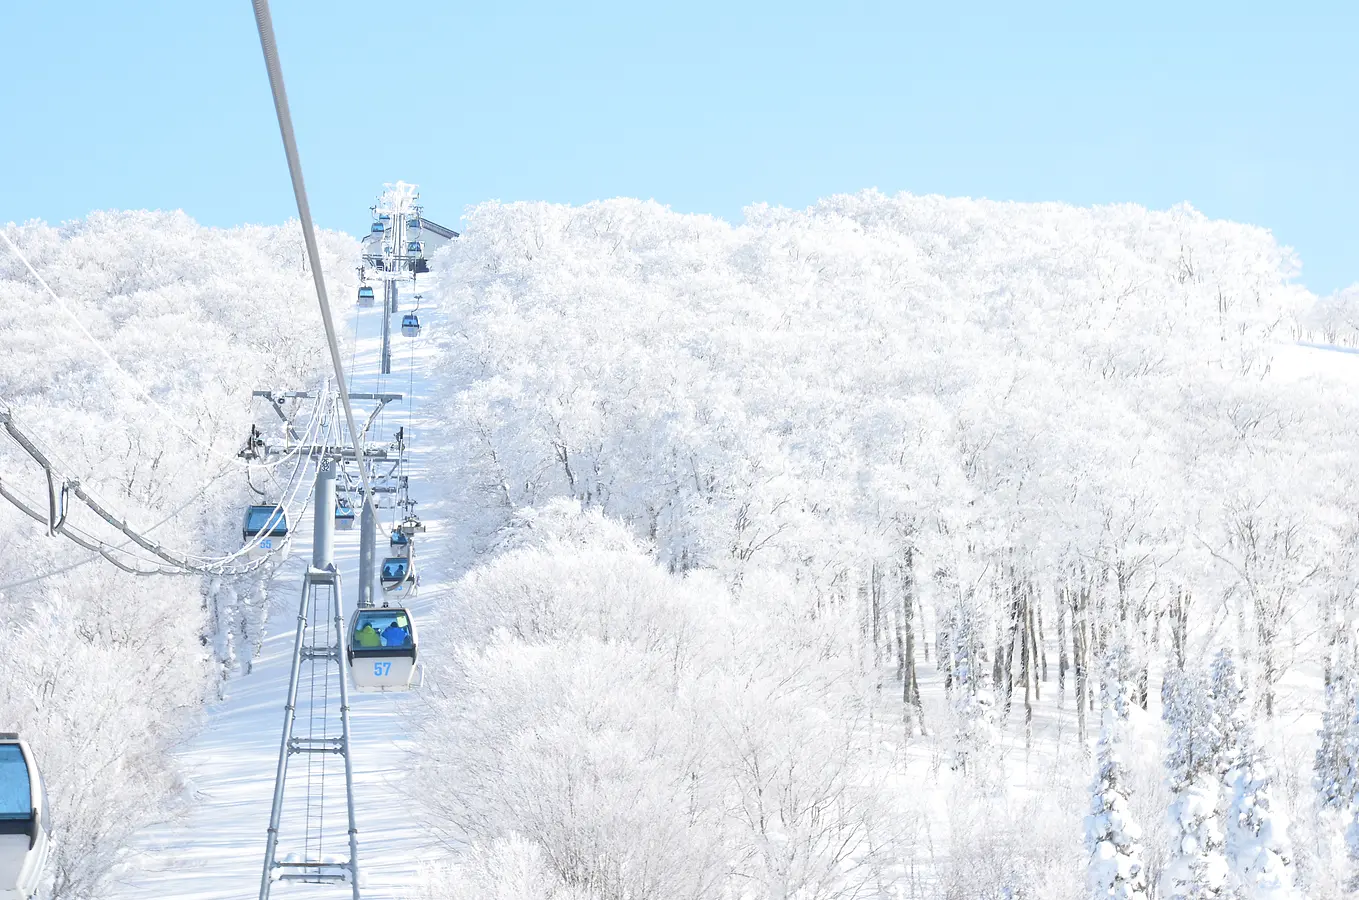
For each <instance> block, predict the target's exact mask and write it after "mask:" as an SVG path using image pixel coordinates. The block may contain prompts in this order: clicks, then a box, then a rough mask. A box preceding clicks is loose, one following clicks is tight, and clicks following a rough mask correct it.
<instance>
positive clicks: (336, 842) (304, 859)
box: [255, 391, 404, 900]
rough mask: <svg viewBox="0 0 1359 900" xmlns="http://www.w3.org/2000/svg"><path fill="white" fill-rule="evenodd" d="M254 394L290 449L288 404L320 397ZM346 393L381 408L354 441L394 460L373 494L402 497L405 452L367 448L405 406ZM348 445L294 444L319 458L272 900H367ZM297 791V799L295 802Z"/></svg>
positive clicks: (367, 512)
mask: <svg viewBox="0 0 1359 900" xmlns="http://www.w3.org/2000/svg"><path fill="white" fill-rule="evenodd" d="M255 396H257V397H262V398H264V399H266V400H268V401H269V402H270V404H271V405H272V406H273V407H274V410H275V412H277V413H278V414H279V415H280V416H281V417H283V418H284V421H285V423H287V424H288V426H289V427H288V428H287V433H288V437H289V444H291V443H292V440H291V439H292V438H293V437H294V436H295V430H294V429H292V428H291V423H290V422H289V420H288V419H287V418H286V416H285V415H284V412H283V408H282V406H283V402H284V401H285V400H291V399H301V398H312V397H315V396H316V394H314V393H312V392H309V391H288V392H281V393H276V392H272V391H255ZM349 396H350V399H351V400H368V401H374V402H375V403H376V408H375V409H374V410H373V411H372V412H371V413H370V414H369V416H368V418H367V420H366V421H365V422H364V423H363V425H362V426H361V429H362V430H361V432H360V434H359V435H358V436H357V437H356V439H355V441H354V442H353V443H354V446H359V445H364V460H365V462H366V463H367V464H368V466H369V467H370V468H374V469H377V468H380V467H381V466H382V465H383V464H385V463H392V465H391V469H392V471H391V472H387V473H380V472H375V473H374V480H375V481H376V486H375V487H374V490H375V491H382V492H391V493H395V492H396V490H397V488H396V487H395V486H394V484H393V477H392V475H393V473H394V472H395V470H396V468H397V467H398V466H399V463H400V456H399V454H398V457H397V459H396V460H395V462H393V461H392V460H391V459H390V457H389V455H388V453H387V451H386V449H385V448H381V447H369V446H366V435H367V432H368V429H369V427H370V426H371V425H372V424H373V422H374V421H375V420H376V418H377V416H378V413H380V412H381V411H382V409H383V407H385V406H386V405H387V404H388V403H392V402H395V401H399V400H401V395H400V394H350V395H349ZM345 446H346V442H345V441H343V440H342V441H338V442H336V443H333V444H332V443H327V444H311V445H302V446H300V447H298V446H295V445H294V446H293V450H295V451H297V452H300V453H301V454H303V455H305V456H307V457H310V458H312V459H315V460H316V461H317V463H316V486H315V493H314V496H313V500H312V510H313V522H312V555H311V563H310V565H308V566H307V571H306V574H305V575H304V576H303V580H302V595H301V598H300V600H299V603H298V610H297V636H296V639H295V641H294V644H293V658H292V670H291V671H292V674H291V676H290V678H289V681H288V694H287V701H286V703H285V705H284V713H283V735H282V738H281V740H280V744H279V751H278V770H277V772H276V774H275V780H274V801H273V807H272V809H271V810H270V813H269V831H268V839H267V841H266V845H265V852H264V872H263V875H262V877H261V880H260V900H269V894H270V891H271V890H272V888H273V885H274V884H275V883H276V882H280V881H282V882H302V883H307V884H340V883H348V884H349V885H350V889H351V892H352V896H353V898H354V900H359V898H360V886H359V843H358V835H359V832H358V826H357V824H356V822H355V818H354V772H353V760H352V757H351V754H350V743H349V673H348V672H347V671H346V669H345V646H346V638H347V635H346V631H345V620H344V595H343V591H342V588H341V581H340V573H339V570H338V569H337V567H336V565H335V560H334V556H335V517H334V511H335V497H336V485H335V481H336V475H337V473H338V472H339V471H340V468H341V466H343V465H344V464H345V463H347V462H349V461H351V460H354V459H355V457H356V453H355V451H354V450H353V449H345ZM285 449H286V448H278V447H272V448H270V447H265V448H263V453H264V454H265V455H269V454H278V453H281V452H285ZM398 451H399V452H400V451H404V445H399V446H398ZM374 501H375V498H373V497H365V498H363V514H362V523H363V524H362V529H363V546H362V549H361V554H362V555H361V558H360V561H359V582H360V583H359V605H360V606H361V607H362V606H372V605H373V582H374V580H375V565H374V559H373V556H374V549H375V548H374V545H375V543H376V531H377V522H376V511H375V508H374V507H375V502H374ZM295 758H296V759H295ZM303 761H305V762H303ZM337 762H338V763H339V765H337V764H336V763H337ZM304 765H305V769H304V768H303V766H304ZM290 776H291V777H290ZM341 779H342V780H341ZM327 780H329V785H327ZM341 783H342V784H343V786H344V801H343V807H342V808H341V804H340V800H339V797H338V796H337V795H338V787H339V785H340V784H341ZM299 793H300V795H301V796H300V797H299V796H297V795H298V794H299ZM286 801H295V802H293V803H291V804H289V803H287V802H286ZM328 806H329V810H328V809H327V807H328ZM327 812H329V816H327ZM285 816H286V818H285ZM299 832H300V834H299ZM299 837H300V841H299V840H298V838H299ZM299 845H300V846H299ZM281 848H282V852H281Z"/></svg>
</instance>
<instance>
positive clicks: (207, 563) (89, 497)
mask: <svg viewBox="0 0 1359 900" xmlns="http://www.w3.org/2000/svg"><path fill="white" fill-rule="evenodd" d="M320 407H321V400H320V398H319V397H318V399H317V403H316V404H314V406H313V415H312V419H311V423H310V425H309V427H308V429H307V437H308V438H310V437H311V436H312V435H313V433H315V432H317V430H318V428H319V425H320V423H321V422H323V421H324V417H323V416H321V415H319V410H320ZM8 419H9V421H8V424H9V425H10V426H13V427H14V428H15V429H17V423H15V422H14V420H13V415H12V414H9V417H8ZM7 430H8V429H7ZM11 437H14V435H13V434H11ZM24 437H25V439H26V440H28V442H29V443H30V444H32V445H34V449H38V450H40V451H45V452H44V458H39V457H36V456H35V457H34V458H35V459H37V460H38V462H39V464H40V465H43V466H44V468H47V469H49V471H55V470H56V469H57V468H58V467H57V466H56V464H55V462H54V461H53V460H52V459H49V458H45V457H46V456H49V455H50V456H55V454H52V453H51V451H50V449H48V448H46V447H38V446H37V445H38V444H39V443H41V442H39V441H37V440H36V439H34V438H33V437H31V436H28V435H25V436H24ZM15 440H16V441H17V440H18V438H15ZM21 446H22V444H21ZM301 448H302V444H299V445H298V448H297V449H296V450H295V451H293V452H291V453H289V454H287V455H286V456H285V458H284V460H283V461H286V459H287V458H288V457H290V456H296V455H298V453H300V450H301ZM24 449H25V450H26V451H28V452H29V454H30V455H33V450H32V449H30V448H29V447H25V448H24ZM61 468H65V467H61ZM297 475H298V470H294V473H293V479H296V478H297ZM63 480H65V481H70V479H65V478H64V479H63ZM297 484H300V482H298V481H296V480H294V481H293V485H294V489H293V492H292V495H291V497H290V499H288V500H287V501H284V503H283V504H282V505H283V506H284V510H285V513H286V512H288V511H289V510H288V507H291V506H292V504H293V502H294V501H295V499H296V497H297V489H296V486H295V485H297ZM73 487H74V490H73V493H74V494H75V495H76V497H77V499H80V500H81V501H82V502H84V503H85V504H86V505H87V506H89V507H90V509H91V510H92V511H94V512H95V514H96V515H98V516H100V518H103V519H104V520H105V521H107V522H109V523H110V524H112V525H114V526H115V527H116V528H118V529H119V530H120V531H123V532H124V533H125V534H127V535H128V537H129V538H131V539H132V540H133V541H134V542H138V543H141V545H142V546H143V547H145V548H146V549H148V550H152V552H156V554H157V555H158V556H160V557H161V558H162V559H164V560H165V561H166V562H170V563H172V564H174V565H182V559H188V560H196V561H198V562H200V563H201V564H202V565H203V566H204V567H211V566H220V565H221V564H223V563H226V562H230V561H231V560H233V559H235V558H237V557H239V556H241V555H243V554H244V553H246V552H248V551H249V550H250V549H253V545H254V544H255V543H258V541H259V540H260V538H259V536H256V539H255V540H254V541H252V542H251V544H247V545H246V546H245V547H243V548H241V549H240V550H237V551H235V552H234V553H230V554H227V555H226V556H216V557H213V556H206V555H203V554H197V553H190V552H175V553H173V556H178V557H181V558H182V559H174V558H172V557H171V556H167V555H165V554H163V553H160V552H157V551H156V550H155V548H154V547H151V546H148V545H147V544H146V543H143V542H140V541H137V536H136V535H135V533H134V530H133V529H131V528H129V527H128V526H127V523H126V517H117V516H114V515H112V513H110V512H109V511H108V510H107V509H105V508H102V506H103V504H102V503H101V501H99V500H98V499H97V498H96V497H95V496H94V495H93V494H92V492H88V491H85V490H84V489H83V488H82V487H80V486H79V484H78V483H76V484H74V485H73ZM287 491H288V489H287V488H284V489H282V490H281V491H280V494H285V493H287ZM157 546H158V545H157ZM166 552H167V553H170V552H171V551H166ZM250 568H251V569H253V568H257V567H256V566H253V565H252V566H251V567H250ZM208 574H221V573H219V572H216V571H212V572H209V573H208Z"/></svg>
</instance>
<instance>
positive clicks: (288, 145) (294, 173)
mask: <svg viewBox="0 0 1359 900" xmlns="http://www.w3.org/2000/svg"><path fill="white" fill-rule="evenodd" d="M252 4H253V6H254V8H255V28H256V30H257V31H258V32H259V36H260V49H261V50H263V51H264V65H265V68H266V69H268V71H269V89H270V91H271V92H272V93H273V96H274V112H275V114H276V115H277V117H278V129H279V132H280V133H281V134H282V137H283V152H284V155H285V156H286V157H287V159H288V174H289V175H290V176H291V177H292V182H293V195H294V196H295V197H296V198H297V215H298V218H299V219H300V220H301V223H302V239H303V240H304V241H305V242H306V245H307V256H308V258H309V259H310V260H311V275H312V281H313V282H315V284H316V301H317V303H318V304H319V305H320V307H321V322H322V324H323V325H325V329H326V343H327V344H329V345H330V361H331V363H332V364H333V365H334V367H335V383H336V386H337V387H338V388H339V391H340V400H341V401H342V403H343V404H344V415H345V421H346V422H347V423H348V425H349V435H350V438H351V440H352V441H353V444H354V459H355V463H356V465H357V467H358V470H359V477H360V479H361V480H362V482H363V493H364V498H365V502H367V501H368V500H371V499H372V497H373V492H372V488H371V486H370V485H369V483H368V466H367V461H366V460H365V459H364V454H363V441H362V440H360V435H359V430H358V428H357V427H356V426H355V424H354V409H353V406H352V405H351V404H350V402H349V386H348V384H347V383H346V381H345V374H344V363H343V362H342V361H341V360H340V346H339V342H338V341H337V340H336V338H335V322H334V320H333V319H332V318H331V315H330V301H329V300H327V298H326V279H325V275H324V274H322V272H321V253H320V250H319V249H318V248H317V246H316V229H315V227H314V226H313V225H312V221H311V206H310V204H309V203H308V202H307V187H306V185H305V184H304V183H303V180H302V161H301V159H300V158H299V156H298V153H297V138H296V136H295V135H294V134H293V118H292V113H291V112H290V111H289V109H288V93H287V90H286V89H285V88H284V86H283V67H282V66H281V65H280V63H279V59H278V44H277V43H276V41H275V40H274V23H273V19H272V18H271V17H270V15H269V0H252Z"/></svg>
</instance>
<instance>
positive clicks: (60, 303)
mask: <svg viewBox="0 0 1359 900" xmlns="http://www.w3.org/2000/svg"><path fill="white" fill-rule="evenodd" d="M0 240H3V241H4V242H5V244H6V246H8V247H9V249H10V250H11V251H12V252H13V253H14V255H15V256H17V257H19V261H20V262H22V263H23V264H24V268H26V269H28V272H29V274H30V275H32V276H33V278H34V279H35V280H36V281H37V282H38V284H39V285H40V286H41V287H42V289H43V290H44V291H46V292H47V295H48V296H49V297H51V298H52V299H53V300H54V301H56V304H57V307H58V308H59V309H61V311H62V312H63V313H65V314H66V317H67V318H68V319H70V320H71V321H72V322H74V323H75V326H76V329H77V330H78V331H79V332H80V333H81V334H83V335H84V336H85V339H86V340H88V341H89V342H90V343H91V344H93V345H94V347H95V349H96V350H98V351H99V353H100V355H102V356H103V357H104V358H105V359H106V360H108V361H109V363H110V364H111V365H112V366H113V368H114V369H115V370H116V371H117V372H118V373H119V374H120V375H122V376H123V377H124V378H125V379H127V381H128V383H129V384H131V385H132V386H133V387H134V388H135V389H136V391H137V393H138V394H140V395H141V396H142V397H144V398H146V401H147V402H148V403H150V404H151V406H152V408H154V409H155V410H156V411H158V412H159V413H160V414H161V415H162V416H164V417H165V419H166V420H167V421H168V422H169V423H170V424H171V425H173V426H174V427H175V428H177V429H178V430H179V432H180V433H181V434H183V435H184V436H185V437H187V438H188V439H189V440H190V441H192V442H193V443H194V444H197V445H198V446H199V447H202V448H203V449H204V450H206V451H207V452H208V453H209V454H211V455H213V456H216V457H217V458H219V459H224V460H228V461H230V462H232V463H234V464H236V465H244V466H246V467H247V468H250V467H251V466H250V463H247V462H246V461H245V460H242V459H240V458H239V457H235V456H228V455H226V454H225V453H223V452H221V451H220V450H217V449H216V448H214V447H213V446H212V445H210V444H205V443H203V441H202V440H201V439H199V438H198V437H197V436H196V435H194V434H193V433H192V432H191V431H189V430H188V429H187V428H185V427H184V426H183V425H181V424H180V423H179V420H178V419H176V418H175V417H174V416H173V415H171V414H170V412H169V411H168V410H167V409H165V407H163V406H161V405H160V404H159V403H158V402H156V398H155V397H152V396H151V392H150V391H148V390H147V389H146V388H145V386H143V385H142V383H141V382H140V381H138V380H137V378H136V377H135V376H133V375H132V374H131V373H130V372H128V371H127V370H126V369H124V368H123V367H122V365H120V364H119V362H118V360H116V359H114V358H113V355H112V354H111V353H109V351H108V349H107V348H106V347H105V346H104V345H103V343H101V342H100V341H98V340H97V339H96V338H95V336H94V335H92V334H90V332H89V330H88V329H86V328H85V325H84V323H82V322H81V321H80V318H79V317H78V316H76V314H75V313H73V312H71V309H70V307H68V306H67V305H66V302H65V301H64V300H62V299H61V297H59V296H57V292H56V291H54V290H52V288H51V287H50V286H49V285H48V284H47V282H46V281H45V280H43V277H42V276H41V275H39V274H38V270H37V269H35V268H33V264H32V263H30V262H29V261H28V257H26V256H24V254H23V251H21V250H20V249H19V248H18V247H17V246H16V245H15V243H14V242H13V241H12V240H10V238H9V235H8V234H6V233H5V232H4V231H0Z"/></svg>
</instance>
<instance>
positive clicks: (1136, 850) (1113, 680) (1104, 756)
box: [1085, 653, 1147, 900]
mask: <svg viewBox="0 0 1359 900" xmlns="http://www.w3.org/2000/svg"><path fill="white" fill-rule="evenodd" d="M1122 659H1123V657H1122V654H1120V653H1113V654H1110V658H1109V659H1108V660H1107V661H1106V664H1105V671H1104V678H1103V681H1102V702H1101V707H1102V709H1103V719H1102V723H1101V727H1100V736H1099V749H1098V752H1097V757H1096V759H1097V763H1096V766H1097V768H1096V773H1095V781H1094V785H1093V787H1092V789H1091V798H1090V814H1089V815H1088V816H1086V817H1085V842H1086V849H1087V850H1088V851H1089V852H1090V861H1089V865H1088V868H1087V873H1086V876H1087V883H1088V884H1089V888H1090V897H1091V898H1093V900H1145V898H1146V896H1147V874H1146V863H1145V862H1144V860H1143V858H1142V844H1141V837H1142V827H1141V826H1140V825H1139V824H1138V823H1137V821H1136V820H1135V819H1134V817H1133V815H1132V812H1131V810H1130V808H1129V805H1128V790H1127V775H1126V772H1125V770H1124V767H1123V760H1122V758H1121V757H1120V755H1119V743H1120V741H1121V739H1122V736H1123V730H1124V726H1125V724H1126V722H1127V719H1128V710H1129V707H1130V705H1131V698H1130V697H1129V695H1128V694H1129V687H1130V686H1129V684H1128V681H1127V679H1126V678H1124V671H1123V669H1124V667H1123V665H1122Z"/></svg>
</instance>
